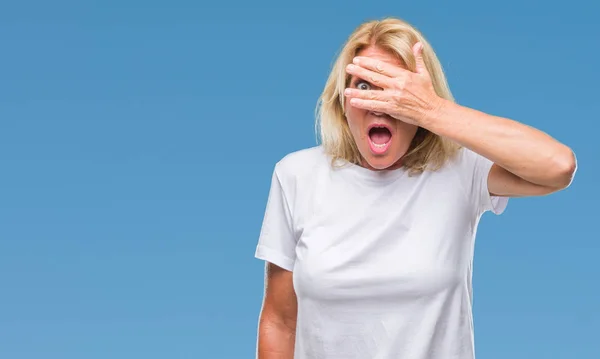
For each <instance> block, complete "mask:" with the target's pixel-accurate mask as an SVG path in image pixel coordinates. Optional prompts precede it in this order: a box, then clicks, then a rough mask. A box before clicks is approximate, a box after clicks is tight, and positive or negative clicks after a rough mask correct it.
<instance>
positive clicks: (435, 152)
mask: <svg viewBox="0 0 600 359" xmlns="http://www.w3.org/2000/svg"><path fill="white" fill-rule="evenodd" d="M317 121H318V124H319V125H320V135H321V139H322V144H321V145H319V146H316V147H313V148H309V149H304V150H301V151H297V152H294V153H291V154H289V155H287V156H285V158H283V159H282V160H281V161H279V162H278V163H277V165H276V166H275V170H274V173H273V177H272V183H271V189H270V193H269V197H268V202H267V208H266V213H265V217H264V222H263V226H262V230H261V234H260V238H259V243H258V246H257V248H256V253H255V256H256V257H257V258H260V259H262V260H265V261H266V262H267V272H266V278H265V281H266V282H265V298H264V303H263V307H262V310H261V315H260V320H259V333H258V358H259V359H273V358H295V359H309V358H311V359H317V358H319V359H334V358H336V359H337V358H340V359H342V358H343V359H353V358H357V359H358V358H360V359H371V358H386V359H388V358H403V359H407V358H411V359H451V358H460V359H467V358H473V357H474V343H473V325H472V314H471V313H472V307H471V304H472V302H471V298H472V288H471V275H472V262H473V246H474V240H475V233H476V231H477V225H478V222H479V219H480V217H481V215H482V214H483V213H484V212H486V211H491V212H493V213H496V214H500V213H502V212H503V210H504V209H505V207H506V205H507V202H508V198H509V197H521V196H536V195H546V194H549V193H552V192H556V191H558V190H561V189H563V188H566V187H567V186H569V184H570V183H571V181H572V178H573V175H574V173H575V170H576V160H575V157H574V154H573V152H572V151H571V150H570V149H569V148H568V147H566V146H565V145H563V144H561V143H559V142H557V141H555V140H554V139H552V138H551V137H549V136H548V135H546V134H544V133H542V132H540V131H538V130H535V129H533V128H531V127H528V126H525V125H523V124H520V123H518V122H515V121H512V120H509V119H505V118H500V117H497V116H492V115H488V114H485V113H482V112H479V111H476V110H473V109H469V108H466V107H463V106H460V105H458V104H456V103H455V102H454V101H453V99H452V95H451V94H450V91H449V89H448V86H447V83H446V79H445V77H444V74H443V72H442V68H441V66H440V63H439V61H438V59H437V58H436V55H435V53H434V51H433V50H432V48H431V46H430V45H429V44H428V42H427V41H426V40H425V39H424V37H423V36H422V34H420V33H419V32H418V31H417V30H416V29H415V28H414V27H412V26H410V25H409V24H407V23H406V22H403V21H401V20H398V19H385V20H383V21H373V22H368V23H365V24H363V25H361V26H359V27H358V28H357V29H356V30H355V32H354V33H353V34H352V35H351V36H350V38H349V39H348V41H347V43H346V44H345V46H344V48H343V50H342V52H341V54H340V55H339V57H338V59H337V61H336V62H335V64H334V67H333V70H332V72H331V75H330V76H329V79H328V81H327V84H326V86H325V89H324V91H323V93H322V96H321V98H320V101H319V107H318V116H317Z"/></svg>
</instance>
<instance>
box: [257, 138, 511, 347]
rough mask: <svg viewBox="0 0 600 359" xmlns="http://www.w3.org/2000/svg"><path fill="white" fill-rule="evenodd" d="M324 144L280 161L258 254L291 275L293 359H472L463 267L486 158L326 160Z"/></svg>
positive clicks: (487, 200)
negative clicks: (376, 163) (432, 163)
mask: <svg viewBox="0 0 600 359" xmlns="http://www.w3.org/2000/svg"><path fill="white" fill-rule="evenodd" d="M330 163H331V161H330V159H329V157H328V156H326V155H325V153H324V151H323V149H322V147H321V146H317V147H313V148H309V149H304V150H300V151H297V152H294V153H291V154H289V155H287V156H285V157H284V158H283V159H282V160H281V161H279V162H278V163H277V164H276V166H275V170H274V173H273V177H272V183H271V189H270V193H269V197H268V201H267V206H266V212H265V216H264V221H263V224H262V229H261V233H260V237H259V241H258V245H257V247H256V253H255V256H256V258H259V259H262V260H265V261H269V262H271V263H274V264H276V265H278V266H280V267H283V268H285V269H287V270H289V271H293V283H294V288H295V291H296V295H297V298H298V317H297V324H296V325H297V327H296V344H295V354H294V358H295V359H399V358H402V359H472V358H474V344H473V320H472V286H471V278H472V266H473V248H474V241H475V232H476V230H477V225H478V222H479V219H480V217H481V215H482V214H483V213H484V212H485V211H488V210H490V211H492V212H494V213H496V214H500V213H502V212H503V211H504V209H505V208H506V205H507V202H508V198H505V197H493V196H490V195H489V193H488V189H487V176H488V173H489V170H490V168H491V165H492V163H491V161H489V160H488V159H486V158H484V157H482V156H480V155H478V154H476V153H475V152H473V151H470V150H468V149H465V148H463V149H461V150H460V151H459V154H458V155H457V157H455V159H453V160H451V161H450V162H448V163H447V164H446V166H445V167H444V168H442V169H441V170H439V171H437V172H430V171H428V172H424V173H423V174H421V175H416V176H412V177H409V176H408V173H407V172H406V170H405V169H398V170H393V171H380V172H377V171H371V170H368V169H366V168H363V167H360V166H357V165H354V164H350V163H348V164H346V165H345V166H344V167H343V168H341V169H336V168H333V167H331V165H330Z"/></svg>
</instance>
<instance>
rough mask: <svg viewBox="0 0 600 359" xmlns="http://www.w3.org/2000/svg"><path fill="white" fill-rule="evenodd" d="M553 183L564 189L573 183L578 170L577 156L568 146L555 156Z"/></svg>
mask: <svg viewBox="0 0 600 359" xmlns="http://www.w3.org/2000/svg"><path fill="white" fill-rule="evenodd" d="M553 162H554V165H553V167H554V170H553V171H551V172H552V173H553V176H552V183H553V187H554V188H555V189H556V190H563V189H565V188H567V187H569V186H570V185H571V183H572V182H573V178H574V177H575V173H576V172H577V158H576V156H575V153H574V152H573V151H572V150H571V149H570V148H568V147H565V149H564V150H563V151H561V154H560V155H557V156H555V160H554V161H553Z"/></svg>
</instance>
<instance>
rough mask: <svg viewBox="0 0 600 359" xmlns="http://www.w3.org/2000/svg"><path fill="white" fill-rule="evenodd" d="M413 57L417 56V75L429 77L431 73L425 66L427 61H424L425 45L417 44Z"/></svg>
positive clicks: (414, 47)
mask: <svg viewBox="0 0 600 359" xmlns="http://www.w3.org/2000/svg"><path fill="white" fill-rule="evenodd" d="M413 55H414V56H415V62H416V66H417V73H418V74H419V75H425V76H427V77H429V72H428V71H427V67H426V66H425V61H424V60H423V43H422V42H420V41H419V42H417V43H416V44H415V45H414V46H413Z"/></svg>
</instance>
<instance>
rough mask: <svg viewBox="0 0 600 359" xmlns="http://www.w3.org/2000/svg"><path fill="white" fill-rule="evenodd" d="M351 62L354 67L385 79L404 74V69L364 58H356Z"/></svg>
mask: <svg viewBox="0 0 600 359" xmlns="http://www.w3.org/2000/svg"><path fill="white" fill-rule="evenodd" d="M352 62H353V63H354V64H355V65H358V66H360V67H363V68H365V69H367V70H371V71H373V72H376V73H379V74H382V75H385V76H387V77H399V76H401V75H402V74H404V71H406V70H405V69H403V68H401V67H399V66H395V65H393V64H390V63H387V62H384V61H381V60H376V59H373V58H370V57H365V56H357V57H355V58H354V59H353V60H352Z"/></svg>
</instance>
